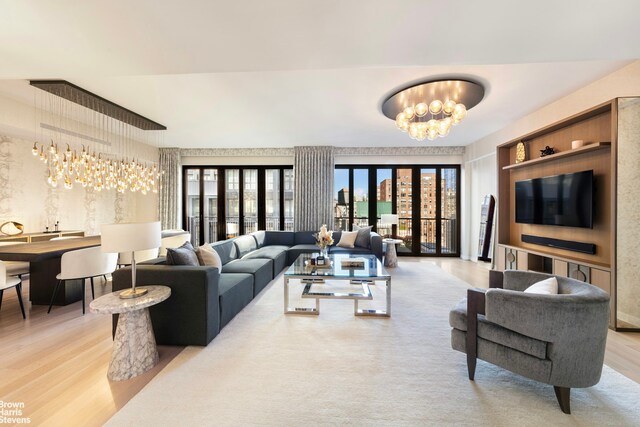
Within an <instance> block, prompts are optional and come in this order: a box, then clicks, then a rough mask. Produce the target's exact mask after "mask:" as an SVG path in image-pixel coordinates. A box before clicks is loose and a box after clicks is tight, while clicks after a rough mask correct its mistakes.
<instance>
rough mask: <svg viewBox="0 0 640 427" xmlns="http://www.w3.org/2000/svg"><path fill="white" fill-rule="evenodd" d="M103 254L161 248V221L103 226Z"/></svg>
mask: <svg viewBox="0 0 640 427" xmlns="http://www.w3.org/2000/svg"><path fill="white" fill-rule="evenodd" d="M100 228H101V234H102V236H101V245H102V252H109V253H114V252H133V251H142V250H145V249H153V248H159V247H160V221H156V222H140V223H123V224H103V225H102V226H101V227H100Z"/></svg>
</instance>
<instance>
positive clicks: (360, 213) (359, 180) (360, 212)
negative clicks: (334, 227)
mask: <svg viewBox="0 0 640 427" xmlns="http://www.w3.org/2000/svg"><path fill="white" fill-rule="evenodd" d="M351 223H352V224H356V225H358V226H360V227H366V226H368V225H369V169H354V170H353V221H351ZM349 227H350V228H349V229H351V224H349Z"/></svg>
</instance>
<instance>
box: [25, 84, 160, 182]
mask: <svg viewBox="0 0 640 427" xmlns="http://www.w3.org/2000/svg"><path fill="white" fill-rule="evenodd" d="M31 85H32V86H35V87H38V88H40V89H43V90H44V91H45V92H46V93H44V94H41V98H40V107H39V108H38V106H37V105H35V104H37V102H36V100H35V99H34V105H35V106H36V111H37V112H38V113H39V114H40V117H39V118H38V117H36V122H38V121H39V122H40V131H41V134H40V138H39V139H40V140H43V139H45V138H46V139H47V140H48V141H47V143H43V142H40V143H39V142H38V141H36V142H34V144H33V147H32V148H31V152H32V154H33V155H34V156H36V157H38V158H39V159H40V160H41V161H42V163H43V164H44V165H45V167H46V168H47V178H46V179H47V183H48V184H49V185H50V186H51V187H54V188H56V187H58V186H59V185H61V186H64V188H66V189H68V190H70V189H72V188H73V186H74V185H78V186H81V187H84V188H90V189H93V190H95V191H102V190H116V191H118V192H119V193H124V192H126V191H130V192H140V193H142V194H148V193H157V192H158V188H159V187H160V177H161V175H162V174H163V173H164V172H163V171H160V168H159V166H158V165H157V163H155V162H153V161H149V160H143V159H141V157H140V146H141V145H140V143H142V144H146V145H147V146H154V145H155V146H157V145H158V144H154V143H153V141H151V139H150V136H151V134H150V133H148V132H146V131H148V130H165V129H166V128H165V127H164V126H162V125H160V124H158V123H155V122H153V121H151V120H149V119H146V118H145V117H142V116H140V115H138V114H136V113H134V112H132V111H129V110H127V109H125V108H123V107H120V106H119V105H116V104H114V103H112V102H110V101H107V100H105V99H104V98H101V97H99V96H97V95H94V94H92V93H91V92H88V91H86V90H84V89H82V88H79V87H78V86H75V85H73V84H71V83H69V82H66V81H64V80H54V81H31ZM38 95H40V93H38ZM34 96H35V94H34ZM47 121H49V122H53V123H54V124H57V126H55V125H52V124H50V123H45V122H47ZM56 122H57V123H56ZM87 130H88V131H89V133H90V134H87ZM36 135H37V130H36ZM154 136H155V137H156V138H157V137H158V134H157V133H156V134H155V135H154ZM155 142H157V141H155ZM148 148H151V147H148Z"/></svg>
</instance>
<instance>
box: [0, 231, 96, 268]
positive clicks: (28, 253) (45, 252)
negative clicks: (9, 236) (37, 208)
mask: <svg viewBox="0 0 640 427" xmlns="http://www.w3.org/2000/svg"><path fill="white" fill-rule="evenodd" d="M94 246H100V236H88V237H80V238H77V239H63V240H48V241H45V242H34V243H17V244H15V245H6V246H0V260H2V261H29V262H31V261H42V260H44V259H48V258H55V257H59V256H61V255H62V254H63V253H65V252H69V251H73V250H76V249H84V248H91V247H94Z"/></svg>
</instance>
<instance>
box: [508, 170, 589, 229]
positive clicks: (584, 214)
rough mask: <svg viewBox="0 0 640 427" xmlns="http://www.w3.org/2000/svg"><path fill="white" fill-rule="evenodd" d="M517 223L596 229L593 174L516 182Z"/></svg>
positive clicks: (583, 172) (584, 172)
mask: <svg viewBox="0 0 640 427" xmlns="http://www.w3.org/2000/svg"><path fill="white" fill-rule="evenodd" d="M516 222H517V223H521V224H540V225H559V226H564V227H584V228H592V227H593V170H588V171H582V172H575V173H568V174H564V175H555V176H547V177H544V178H534V179H529V180H526V181H516Z"/></svg>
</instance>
